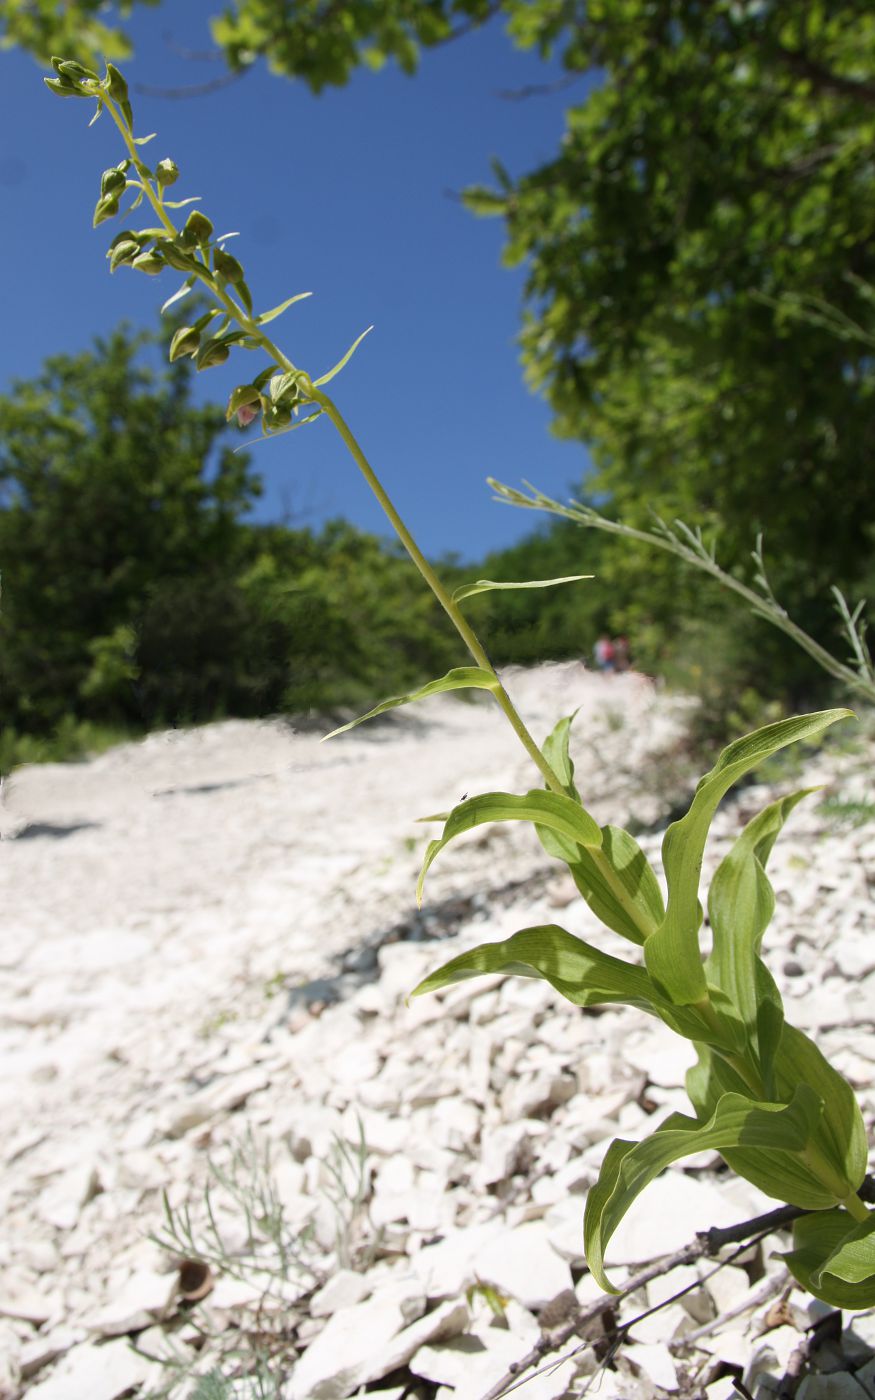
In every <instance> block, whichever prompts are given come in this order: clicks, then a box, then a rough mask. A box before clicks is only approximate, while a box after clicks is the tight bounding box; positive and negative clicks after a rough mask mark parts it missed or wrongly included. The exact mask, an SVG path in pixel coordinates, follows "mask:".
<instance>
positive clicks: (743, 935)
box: [705, 788, 812, 1098]
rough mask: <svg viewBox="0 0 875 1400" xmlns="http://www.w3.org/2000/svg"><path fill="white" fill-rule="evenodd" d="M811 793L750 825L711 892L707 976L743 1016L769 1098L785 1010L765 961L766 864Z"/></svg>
mask: <svg viewBox="0 0 875 1400" xmlns="http://www.w3.org/2000/svg"><path fill="white" fill-rule="evenodd" d="M810 791H812V789H810V788H808V789H803V790H802V791H800V792H795V793H792V794H790V795H789V796H787V797H782V798H780V799H779V800H778V801H777V802H772V803H770V804H769V806H768V807H766V808H765V809H764V810H763V811H762V812H760V813H759V815H758V816H756V817H754V819H753V821H751V822H748V824H747V826H746V827H745V828H744V830H743V831H742V833H741V835H740V836H739V837H738V838H737V839H736V841H735V842H734V844H733V845H732V847H731V849H730V850H729V852H728V854H727V855H726V856H725V857H724V858H723V860H722V861H721V862H720V864H719V866H718V867H717V870H716V872H715V874H714V878H713V879H712V881H711V888H710V891H709V894H708V913H709V916H710V919H711V929H712V933H713V948H712V952H711V955H710V957H709V958H708V959H707V961H706V963H705V975H706V977H707V979H708V981H709V982H713V983H715V984H716V985H717V986H718V987H720V988H721V989H722V990H723V991H724V992H725V993H726V996H727V997H728V999H729V1001H730V1002H731V1003H732V1005H733V1006H734V1008H735V1010H736V1011H737V1012H738V1016H739V1020H740V1022H741V1025H742V1027H743V1028H744V1038H745V1042H746V1044H747V1047H748V1049H749V1050H752V1051H753V1059H754V1062H755V1063H756V1065H757V1068H758V1069H759V1073H760V1078H761V1079H762V1082H763V1089H764V1096H765V1097H766V1098H772V1097H773V1096H774V1082H773V1074H772V1064H773V1061H774V1056H775V1051H776V1050H777V1047H778V1044H779V1042H780V1039H781V1028H782V1026H783V1024H784V1007H783V1003H782V1001H781V994H780V992H779V991H778V988H777V986H776V985H775V981H774V978H773V977H772V975H771V973H770V972H769V971H768V970H767V968H766V966H765V964H764V963H763V962H762V960H761V959H760V957H759V951H760V947H761V944H762V939H763V934H764V933H765V931H766V929H767V928H768V926H769V923H770V921H771V918H772V915H773V914H774V912H775V895H774V891H773V890H772V886H771V884H770V883H769V879H768V876H767V875H766V872H765V864H766V861H767V860H768V857H769V855H770V853H771V850H772V847H773V845H774V844H775V840H776V838H777V836H778V833H779V832H780V830H781V828H782V827H783V825H784V822H785V821H786V820H787V817H788V816H789V815H790V813H791V812H792V810H793V808H794V807H795V806H796V805H797V803H799V802H801V801H802V798H803V797H805V796H806V795H807V794H808V792H810Z"/></svg>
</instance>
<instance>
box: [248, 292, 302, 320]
mask: <svg viewBox="0 0 875 1400" xmlns="http://www.w3.org/2000/svg"><path fill="white" fill-rule="evenodd" d="M312 295H313V293H312V292H298V295H297V296H295V297H289V298H288V300H287V301H281V302H280V304H279V306H275V307H274V308H273V310H272V311H265V312H263V313H262V315H261V316H256V318H255V322H256V325H259V326H266V325H267V323H268V321H274V320H276V318H277V316H282V314H283V312H284V311H288V309H289V307H290V306H294V304H295V302H296V301H304V299H305V298H306V297H311V296H312Z"/></svg>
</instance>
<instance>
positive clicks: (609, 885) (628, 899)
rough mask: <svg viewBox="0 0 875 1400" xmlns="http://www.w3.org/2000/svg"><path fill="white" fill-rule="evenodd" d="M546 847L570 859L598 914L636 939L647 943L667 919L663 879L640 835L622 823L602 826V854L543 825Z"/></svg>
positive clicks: (581, 888)
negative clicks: (644, 848) (624, 828)
mask: <svg viewBox="0 0 875 1400" xmlns="http://www.w3.org/2000/svg"><path fill="white" fill-rule="evenodd" d="M537 830H538V836H539V838H540V841H541V844H542V845H543V847H544V849H545V851H547V852H548V854H549V855H551V856H556V857H557V858H558V859H559V860H564V861H565V863H566V865H567V866H568V869H569V872H570V874H571V877H572V879H573V880H574V883H575V885H576V886H577V888H578V889H579V891H580V893H581V894H582V895H583V897H584V899H585V900H586V902H587V904H588V905H589V907H590V909H591V910H592V911H593V913H594V914H595V915H596V916H597V918H599V919H601V921H602V923H603V924H606V925H607V927H608V928H609V929H613V931H614V932H615V933H619V934H620V935H621V936H622V937H623V938H628V939H629V940H630V941H631V942H632V943H639V944H641V943H644V941H645V939H647V938H649V937H650V936H651V935H652V934H653V933H654V932H655V931H656V929H658V928H659V926H660V924H661V923H662V921H663V919H664V918H665V905H664V904H663V900H662V891H661V889H660V888H659V881H658V880H657V878H656V875H655V874H654V871H653V868H652V866H651V865H650V863H649V861H648V859H647V857H646V856H645V854H644V852H643V851H642V849H641V847H640V846H639V845H638V842H637V841H636V840H635V838H634V836H630V835H629V833H628V832H627V831H623V830H622V829H621V828H620V827H616V826H605V827H603V828H602V844H601V848H600V850H599V853H598V856H595V855H594V854H593V853H592V852H591V851H589V850H587V849H586V848H581V847H580V846H577V847H575V846H573V845H572V844H571V843H570V842H568V841H567V840H565V839H564V838H563V837H561V836H560V835H558V834H557V833H556V832H553V831H548V830H546V829H544V828H543V827H538V829H537Z"/></svg>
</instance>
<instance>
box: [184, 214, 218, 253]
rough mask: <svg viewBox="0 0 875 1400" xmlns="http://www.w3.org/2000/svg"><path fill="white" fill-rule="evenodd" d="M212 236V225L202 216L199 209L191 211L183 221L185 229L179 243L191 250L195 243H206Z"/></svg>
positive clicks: (204, 215)
mask: <svg viewBox="0 0 875 1400" xmlns="http://www.w3.org/2000/svg"><path fill="white" fill-rule="evenodd" d="M212 236H213V225H212V222H211V220H210V219H208V218H207V216H206V214H202V213H201V212H200V210H199V209H193V210H192V212H191V213H190V214H189V216H188V218H187V219H186V221H185V227H184V229H183V230H182V234H181V235H180V238H181V241H182V242H183V243H184V244H185V246H186V247H187V248H191V247H193V246H194V244H196V243H201V244H202V243H208V242H209V241H210V239H211V238H212Z"/></svg>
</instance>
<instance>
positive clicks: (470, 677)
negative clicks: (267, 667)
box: [304, 419, 499, 739]
mask: <svg viewBox="0 0 875 1400" xmlns="http://www.w3.org/2000/svg"><path fill="white" fill-rule="evenodd" d="M304 421H305V422H306V421H308V420H306V419H305V420H304ZM498 686H499V681H498V678H497V676H496V675H495V674H494V673H493V672H492V671H485V670H483V669H482V668H481V667H480V666H457V667H455V669H454V670H452V671H448V672H447V674H446V675H445V676H441V678H440V680H438V681H429V682H428V684H427V685H423V686H420V688H419V690H411V691H410V692H409V694H407V695H395V696H393V697H392V699H391V700H384V701H383V702H382V704H380V705H376V706H375V707H374V709H373V710H368V713H367V714H366V715H359V717H358V719H351V720H350V721H349V723H348V724H342V725H341V726H340V728H339V729H332V731H331V733H330V734H326V735H324V736H323V737H324V739H334V738H335V737H336V736H337V735H338V734H345V733H346V731H347V730H348V729H355V727H356V725H357V724H364V722H365V720H366V719H373V718H374V716H375V715H382V714H385V712H386V710H394V709H397V707H398V706H399V705H412V704H413V703H414V701H416V700H427V699H428V697H429V696H430V695H443V694H444V692H445V691H448V690H492V691H496V690H497V689H498Z"/></svg>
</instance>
